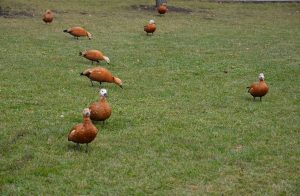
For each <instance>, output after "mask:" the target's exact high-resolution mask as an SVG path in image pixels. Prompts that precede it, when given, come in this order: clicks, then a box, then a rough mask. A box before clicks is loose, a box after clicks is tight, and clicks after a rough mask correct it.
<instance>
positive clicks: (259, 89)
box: [247, 73, 269, 101]
mask: <svg viewBox="0 0 300 196" xmlns="http://www.w3.org/2000/svg"><path fill="white" fill-rule="evenodd" d="M258 79H259V81H258V82H255V83H252V84H251V85H250V86H248V87H247V88H248V92H249V93H250V94H251V95H252V96H253V100H255V98H256V97H259V99H260V101H261V98H262V97H263V96H265V95H266V94H267V93H268V91H269V87H268V85H267V84H266V82H265V76H264V74H263V73H260V74H259V76H258Z"/></svg>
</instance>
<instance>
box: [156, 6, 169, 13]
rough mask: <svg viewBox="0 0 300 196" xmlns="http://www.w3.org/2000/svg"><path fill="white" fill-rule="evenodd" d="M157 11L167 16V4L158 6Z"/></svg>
mask: <svg viewBox="0 0 300 196" xmlns="http://www.w3.org/2000/svg"><path fill="white" fill-rule="evenodd" d="M157 11H158V13H159V14H165V13H166V12H167V11H168V9H167V6H166V4H161V5H160V6H158V8H157Z"/></svg>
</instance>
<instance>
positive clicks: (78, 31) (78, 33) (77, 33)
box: [64, 27, 92, 39]
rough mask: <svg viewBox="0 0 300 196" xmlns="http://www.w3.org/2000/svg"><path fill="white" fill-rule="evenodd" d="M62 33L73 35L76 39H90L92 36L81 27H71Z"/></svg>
mask: <svg viewBox="0 0 300 196" xmlns="http://www.w3.org/2000/svg"><path fill="white" fill-rule="evenodd" d="M64 32H65V33H69V34H71V35H73V36H74V37H75V38H77V39H78V37H88V38H89V39H92V34H90V33H89V32H87V31H86V30H85V29H84V28H82V27H72V28H69V29H66V30H64Z"/></svg>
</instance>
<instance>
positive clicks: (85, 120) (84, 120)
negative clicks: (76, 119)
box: [83, 116, 91, 124]
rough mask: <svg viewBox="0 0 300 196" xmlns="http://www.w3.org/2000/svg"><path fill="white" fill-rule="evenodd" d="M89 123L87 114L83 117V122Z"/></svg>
mask: <svg viewBox="0 0 300 196" xmlns="http://www.w3.org/2000/svg"><path fill="white" fill-rule="evenodd" d="M90 123H91V119H90V117H89V116H85V117H83V124H90Z"/></svg>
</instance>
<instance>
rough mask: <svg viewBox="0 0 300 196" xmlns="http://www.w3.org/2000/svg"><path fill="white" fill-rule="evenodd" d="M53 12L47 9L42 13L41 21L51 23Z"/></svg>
mask: <svg viewBox="0 0 300 196" xmlns="http://www.w3.org/2000/svg"><path fill="white" fill-rule="evenodd" d="M53 18H54V14H53V12H52V11H51V10H47V11H46V12H45V13H44V15H43V21H44V22H45V23H46V24H47V23H51V22H52V21H53Z"/></svg>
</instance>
